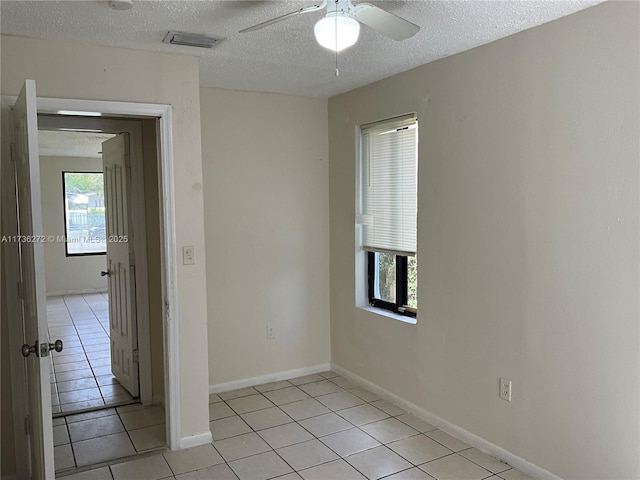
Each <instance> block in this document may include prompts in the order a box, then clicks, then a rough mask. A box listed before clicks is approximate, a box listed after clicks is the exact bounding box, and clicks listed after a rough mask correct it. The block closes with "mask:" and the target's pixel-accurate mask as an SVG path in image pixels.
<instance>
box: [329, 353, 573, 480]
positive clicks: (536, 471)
mask: <svg viewBox="0 0 640 480" xmlns="http://www.w3.org/2000/svg"><path fill="white" fill-rule="evenodd" d="M331 370H333V371H334V372H336V373H339V374H340V375H342V376H343V377H345V378H347V379H348V380H350V381H351V382H353V383H355V384H358V385H360V386H362V387H365V388H366V389H367V390H370V391H371V392H373V393H375V394H376V395H378V396H379V397H381V398H384V399H385V400H388V401H390V402H391V403H394V404H395V405H397V406H399V407H401V408H403V409H404V410H406V411H408V412H409V413H412V414H413V415H415V416H416V417H418V418H420V419H421V420H424V421H425V422H428V423H430V424H431V425H433V426H435V427H438V428H439V429H440V430H442V431H444V432H446V433H448V434H449V435H451V436H453V437H456V438H457V439H458V440H461V441H463V442H465V443H467V444H469V445H471V446H472V447H476V448H477V449H478V450H481V451H483V452H484V453H487V454H489V455H491V456H493V457H496V458H498V459H499V460H502V461H503V462H506V463H508V464H509V465H511V466H512V467H513V468H517V469H518V470H520V471H521V472H522V473H524V474H526V475H529V476H530V477H533V478H536V479H539V480H562V479H561V478H560V477H558V476H557V475H554V474H553V473H551V472H549V471H548V470H545V469H544V468H542V467H539V466H537V465H535V464H533V463H531V462H529V461H527V460H525V459H524V458H521V457H518V456H517V455H515V454H513V453H511V452H509V451H508V450H505V449H504V448H502V447H499V446H497V445H495V444H493V443H491V442H489V441H488V440H485V439H484V438H482V437H479V436H477V435H475V434H473V433H471V432H469V431H467V430H465V429H464V428H461V427H459V426H457V425H455V424H453V423H451V422H449V421H447V420H445V419H444V418H442V417H439V416H438V415H436V414H434V413H431V412H429V411H428V410H425V409H424V408H422V407H419V406H418V405H416V404H415V403H411V402H409V401H407V400H405V399H403V398H402V397H399V396H398V395H396V394H394V393H392V392H390V391H388V390H386V389H384V388H382V387H380V386H378V385H376V384H375V383H373V382H370V381H369V380H366V379H365V378H362V377H361V376H359V375H356V374H355V373H353V372H351V371H349V370H347V369H346V368H343V367H341V366H339V365H335V364H331Z"/></svg>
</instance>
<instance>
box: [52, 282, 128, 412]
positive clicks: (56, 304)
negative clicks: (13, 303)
mask: <svg viewBox="0 0 640 480" xmlns="http://www.w3.org/2000/svg"><path fill="white" fill-rule="evenodd" d="M47 322H48V324H49V335H50V338H51V339H52V341H53V340H57V339H60V340H62V342H63V343H64V349H63V350H62V352H60V353H57V352H52V354H51V356H50V358H51V405H52V410H53V413H54V414H58V413H67V412H74V411H78V410H83V409H87V408H96V407H103V406H105V405H114V404H119V403H122V402H129V401H131V400H132V397H131V395H129V392H127V391H126V390H125V389H124V388H123V387H122V386H120V384H119V383H118V381H117V380H116V379H115V378H114V377H113V375H111V354H110V345H109V299H108V296H107V294H106V293H95V294H90V295H65V296H59V297H49V298H47Z"/></svg>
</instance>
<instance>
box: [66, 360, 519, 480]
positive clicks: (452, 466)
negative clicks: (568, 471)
mask: <svg viewBox="0 0 640 480" xmlns="http://www.w3.org/2000/svg"><path fill="white" fill-rule="evenodd" d="M209 402H210V403H209V416H210V420H211V422H210V428H211V433H212V435H213V443H211V444H206V445H202V446H199V447H194V448H191V449H188V450H182V451H176V452H170V451H165V452H163V453H155V454H152V455H149V456H145V457H144V458H138V459H134V460H130V461H126V462H123V463H119V464H113V465H110V466H104V467H101V468H98V469H96V470H91V471H89V472H81V473H78V474H75V475H73V476H72V477H67V480H77V479H93V480H102V479H104V480H138V479H145V480H154V479H163V478H168V479H173V478H175V479H180V480H187V479H202V480H205V479H207V480H209V479H232V480H237V479H240V480H266V479H272V478H278V479H280V480H293V479H301V478H302V479H304V480H349V479H361V480H362V479H370V480H373V479H380V478H385V479H389V480H391V479H393V480H433V479H436V480H453V479H457V480H481V479H485V478H489V479H491V480H500V479H505V480H526V479H528V478H529V477H527V476H525V475H524V474H522V473H521V472H519V471H517V470H515V469H512V468H511V467H510V466H509V465H507V464H505V463H502V462H500V461H498V460H496V459H495V458H493V457H491V456H489V455H486V454H483V453H482V452H480V451H478V450H477V449H475V448H470V446H469V445H466V444H465V443H462V442H461V441H459V440H457V439H455V438H453V437H451V436H449V435H447V434H446V433H444V432H443V431H440V430H438V429H436V428H435V427H433V426H432V425H429V424H428V423H425V422H423V421H421V420H419V419H418V418H416V417H414V416H412V415H409V414H407V413H406V412H404V411H403V410H402V409H400V408H398V407H396V406H395V405H392V404H391V403H389V402H387V401H385V400H381V399H380V398H378V397H377V396H376V395H374V394H372V393H371V392H368V391H366V390H363V389H362V388H357V387H356V386H355V385H353V384H352V383H350V382H349V381H348V380H347V379H345V378H342V377H340V376H338V375H336V374H335V373H333V372H325V373H321V374H318V375H308V376H305V377H300V378H294V379H291V380H289V381H280V382H273V383H270V384H266V385H259V386H256V387H252V388H244V389H241V390H235V391H232V392H226V393H221V394H219V395H211V396H210V398H209Z"/></svg>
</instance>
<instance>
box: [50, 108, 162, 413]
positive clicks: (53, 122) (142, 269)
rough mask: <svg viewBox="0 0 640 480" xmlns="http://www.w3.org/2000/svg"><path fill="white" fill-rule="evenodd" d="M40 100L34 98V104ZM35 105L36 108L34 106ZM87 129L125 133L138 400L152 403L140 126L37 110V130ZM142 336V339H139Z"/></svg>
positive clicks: (136, 123) (121, 121)
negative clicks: (127, 138)
mask: <svg viewBox="0 0 640 480" xmlns="http://www.w3.org/2000/svg"><path fill="white" fill-rule="evenodd" d="M39 102H40V99H38V103H39ZM38 108H39V107H38ZM74 128H77V129H91V130H101V131H103V132H105V133H128V134H129V139H130V143H129V154H130V155H131V187H132V188H131V192H130V193H131V199H130V203H129V205H130V206H131V215H132V217H131V218H132V222H131V223H132V225H131V228H132V229H133V250H134V255H135V257H134V258H135V260H134V261H135V287H136V305H135V309H136V313H137V331H138V351H139V358H140V362H139V372H140V375H139V378H140V380H139V384H140V401H141V402H142V404H143V405H151V404H152V403H153V385H152V378H151V329H150V324H149V282H148V270H147V230H146V225H147V222H146V211H145V210H146V209H145V203H144V202H145V195H144V172H143V145H142V125H141V124H140V122H139V121H136V120H133V119H132V120H124V119H122V118H102V117H70V116H55V117H53V116H42V114H41V112H38V130H50V131H57V130H61V129H65V130H68V129H74ZM141 339H142V342H141V341H140V340H141Z"/></svg>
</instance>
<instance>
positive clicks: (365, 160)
mask: <svg viewBox="0 0 640 480" xmlns="http://www.w3.org/2000/svg"><path fill="white" fill-rule="evenodd" d="M361 141H362V144H361V154H362V158H361V172H360V173H361V199H360V201H361V215H359V217H360V220H359V223H360V224H362V247H363V249H364V250H365V251H366V252H367V262H366V264H367V283H368V297H369V304H370V305H372V306H374V307H379V308H384V309H387V310H391V311H393V312H396V313H399V314H402V315H408V316H412V317H415V316H416V312H417V308H418V300H417V294H416V290H417V280H418V278H417V256H416V251H417V248H416V243H417V242H416V239H417V212H418V201H417V191H418V188H417V187H418V178H417V173H418V122H417V119H416V117H415V116H414V115H407V116H403V117H399V118H394V119H390V120H385V121H383V122H377V123H374V124H369V125H363V126H362V127H361Z"/></svg>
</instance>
